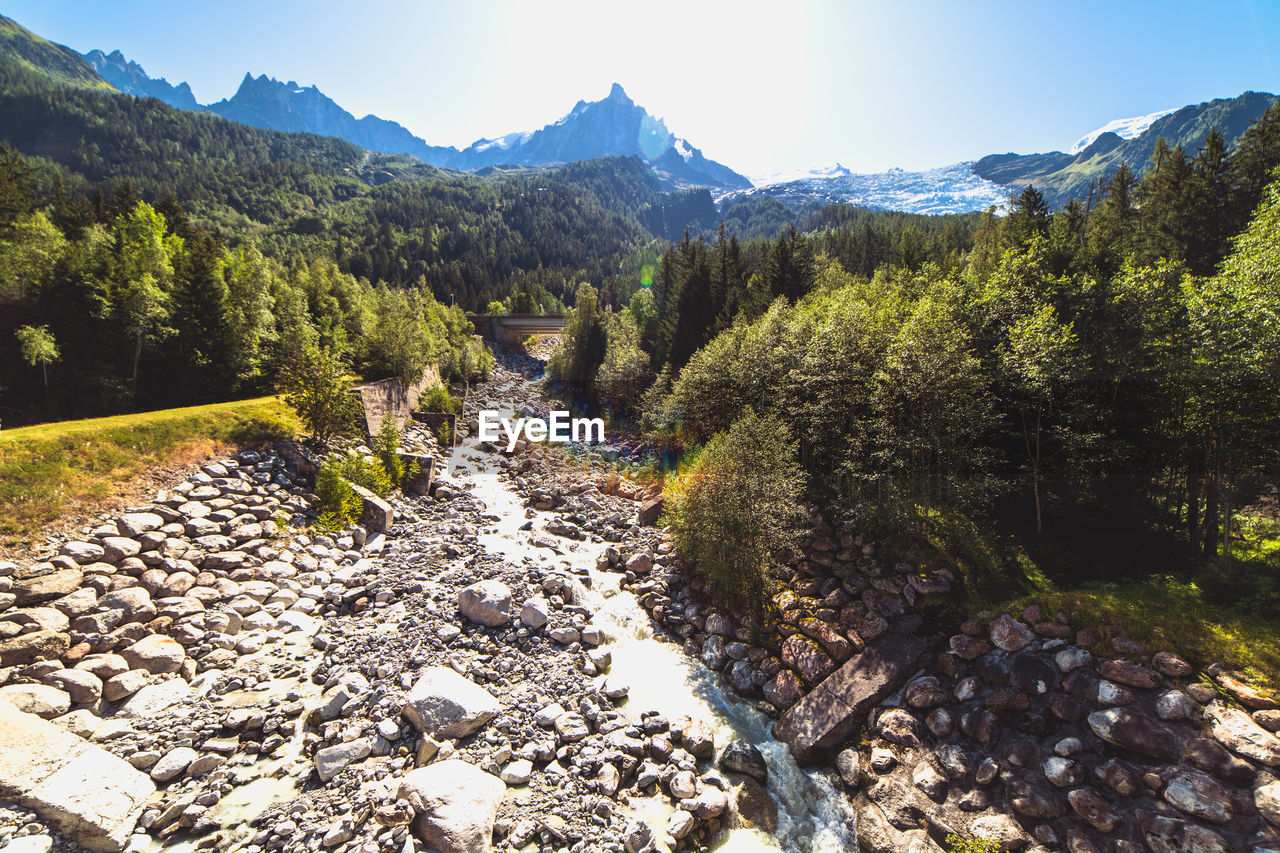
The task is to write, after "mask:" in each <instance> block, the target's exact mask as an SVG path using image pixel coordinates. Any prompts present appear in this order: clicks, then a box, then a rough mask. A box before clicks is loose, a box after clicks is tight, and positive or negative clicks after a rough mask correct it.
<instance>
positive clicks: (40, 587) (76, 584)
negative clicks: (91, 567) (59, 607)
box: [13, 569, 84, 607]
mask: <svg viewBox="0 0 1280 853" xmlns="http://www.w3.org/2000/svg"><path fill="white" fill-rule="evenodd" d="M83 581H84V572H83V571H82V570H80V569H63V570H62V571H59V572H50V573H49V574H47V575H40V576H39V577H35V578H29V579H27V580H24V581H19V582H18V583H16V584H14V585H13V593H14V595H15V596H16V600H15V603H16V604H17V605H18V606H19V607H24V606H26V605H28V604H39V603H41V602H44V601H52V600H53V599H55V598H61V597H62V596H64V595H70V594H71V593H73V592H75V591H76V590H78V589H79V588H80V584H81V583H82V582H83Z"/></svg>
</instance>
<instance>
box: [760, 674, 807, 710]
mask: <svg viewBox="0 0 1280 853" xmlns="http://www.w3.org/2000/svg"><path fill="white" fill-rule="evenodd" d="M760 692H761V693H763V694H764V698H765V699H766V700H768V701H769V702H770V703H771V704H772V705H773V706H774V707H775V708H777V709H778V710H779V711H785V710H786V709H787V708H790V707H791V706H792V705H794V704H795V703H796V702H797V700H799V699H800V697H801V696H803V695H804V685H803V684H801V683H800V676H798V675H796V674H795V673H794V672H792V671H791V670H789V669H783V670H780V671H779V672H778V674H777V675H775V676H774V677H773V678H771V679H769V681H767V682H766V683H765V685H764V687H763V688H761V691H760Z"/></svg>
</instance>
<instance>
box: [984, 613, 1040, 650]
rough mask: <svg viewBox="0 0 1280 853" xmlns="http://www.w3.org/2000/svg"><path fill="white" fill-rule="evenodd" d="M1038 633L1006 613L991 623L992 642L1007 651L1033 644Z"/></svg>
mask: <svg viewBox="0 0 1280 853" xmlns="http://www.w3.org/2000/svg"><path fill="white" fill-rule="evenodd" d="M1035 638H1036V635H1035V634H1033V633H1032V632H1031V629H1030V628H1028V627H1027V626H1026V625H1023V624H1022V623H1021V622H1019V621H1018V620H1017V619H1014V618H1013V617H1012V616H1010V615H1009V614H1008V613H1005V614H1003V615H1001V616H1000V618H998V619H996V620H995V621H994V622H992V623H991V642H992V644H993V645H994V646H995V647H996V648H998V649H1003V650H1004V651H1006V652H1016V651H1020V650H1022V649H1025V648H1026V647H1027V646H1028V645H1030V644H1031V641H1032V640H1034V639H1035Z"/></svg>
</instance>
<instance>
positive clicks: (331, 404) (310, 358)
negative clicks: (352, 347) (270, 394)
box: [280, 345, 360, 444]
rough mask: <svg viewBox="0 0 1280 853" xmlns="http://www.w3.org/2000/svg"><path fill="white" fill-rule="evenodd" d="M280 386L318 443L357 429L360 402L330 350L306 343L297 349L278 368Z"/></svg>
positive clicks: (325, 442) (290, 404) (341, 366)
mask: <svg viewBox="0 0 1280 853" xmlns="http://www.w3.org/2000/svg"><path fill="white" fill-rule="evenodd" d="M280 390H281V391H282V392H284V400H285V402H286V403H288V404H289V406H290V407H292V408H293V410H294V411H295V412H297V413H298V417H299V418H301V419H302V423H303V425H304V426H305V427H306V429H307V431H308V432H309V433H311V437H312V438H314V439H315V440H316V441H318V442H320V443H321V444H327V443H328V442H329V440H330V439H332V438H333V437H334V436H338V435H350V434H351V433H353V432H354V431H355V430H356V425H357V418H358V417H359V414H360V404H359V403H358V402H357V401H356V398H355V395H353V394H352V393H351V383H350V382H348V381H347V379H346V371H345V370H344V368H343V365H342V362H340V361H339V360H338V359H337V358H336V357H335V356H334V355H333V353H332V352H331V351H330V350H327V349H322V348H320V347H317V346H315V345H308V346H306V347H304V348H303V349H302V350H301V351H300V352H298V353H296V354H295V355H294V356H293V357H292V358H291V359H289V360H288V361H287V362H286V363H285V365H284V369H283V370H282V371H281V374H280Z"/></svg>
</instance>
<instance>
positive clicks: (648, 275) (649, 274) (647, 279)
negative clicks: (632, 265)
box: [640, 264, 653, 287]
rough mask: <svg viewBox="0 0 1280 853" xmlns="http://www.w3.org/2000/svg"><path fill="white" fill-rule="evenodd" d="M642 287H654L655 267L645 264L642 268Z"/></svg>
mask: <svg viewBox="0 0 1280 853" xmlns="http://www.w3.org/2000/svg"><path fill="white" fill-rule="evenodd" d="M640 286H641V287H653V265H652V264H645V265H644V266H643V267H641V268H640Z"/></svg>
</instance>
